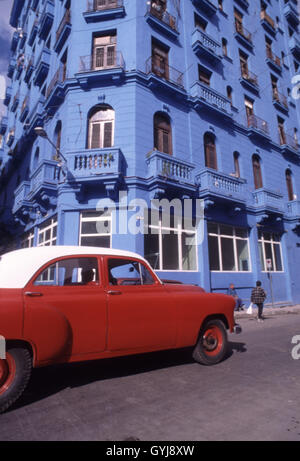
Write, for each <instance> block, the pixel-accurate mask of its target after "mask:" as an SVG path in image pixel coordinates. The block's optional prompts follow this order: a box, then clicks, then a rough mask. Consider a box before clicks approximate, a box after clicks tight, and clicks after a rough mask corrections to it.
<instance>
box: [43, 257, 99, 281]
mask: <svg viewBox="0 0 300 461" xmlns="http://www.w3.org/2000/svg"><path fill="white" fill-rule="evenodd" d="M34 285H47V286H76V285H79V286H82V285H90V286H91V285H99V271H98V261H97V258H86V257H85V258H69V259H62V260H60V261H57V262H55V263H54V264H51V265H50V266H48V267H46V269H44V270H43V271H42V273H41V274H40V275H39V276H38V277H37V278H36V279H35V281H34Z"/></svg>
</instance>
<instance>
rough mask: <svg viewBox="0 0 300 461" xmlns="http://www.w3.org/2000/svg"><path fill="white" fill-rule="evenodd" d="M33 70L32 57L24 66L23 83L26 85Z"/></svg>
mask: <svg viewBox="0 0 300 461" xmlns="http://www.w3.org/2000/svg"><path fill="white" fill-rule="evenodd" d="M33 70H34V65H33V57H31V58H30V60H29V62H28V64H27V66H26V68H25V75H24V81H25V82H26V83H28V82H29V80H30V77H31V75H32V72H33Z"/></svg>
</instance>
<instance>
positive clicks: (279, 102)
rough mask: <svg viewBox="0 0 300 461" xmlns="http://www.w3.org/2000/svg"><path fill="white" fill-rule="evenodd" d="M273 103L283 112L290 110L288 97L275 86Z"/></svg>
mask: <svg viewBox="0 0 300 461" xmlns="http://www.w3.org/2000/svg"><path fill="white" fill-rule="evenodd" d="M273 104H274V106H275V107H276V108H277V109H279V110H281V111H283V112H287V111H288V110H289V105H288V100H287V97H286V96H285V95H284V94H282V93H279V91H278V90H277V88H273Z"/></svg>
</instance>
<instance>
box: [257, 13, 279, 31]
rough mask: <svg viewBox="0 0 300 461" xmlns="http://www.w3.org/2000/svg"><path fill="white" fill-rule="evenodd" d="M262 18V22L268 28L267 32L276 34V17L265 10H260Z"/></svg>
mask: <svg viewBox="0 0 300 461" xmlns="http://www.w3.org/2000/svg"><path fill="white" fill-rule="evenodd" d="M260 19H261V24H262V25H263V27H264V28H265V29H266V31H267V32H269V33H270V34H272V35H275V34H276V25H275V21H274V19H272V18H271V16H269V15H268V14H267V13H266V12H265V10H261V12H260Z"/></svg>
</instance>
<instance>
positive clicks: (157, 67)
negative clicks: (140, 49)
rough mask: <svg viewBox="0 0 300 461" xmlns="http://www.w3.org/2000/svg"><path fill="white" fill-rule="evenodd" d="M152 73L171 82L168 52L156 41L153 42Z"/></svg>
mask: <svg viewBox="0 0 300 461" xmlns="http://www.w3.org/2000/svg"><path fill="white" fill-rule="evenodd" d="M152 72H153V73H154V74H155V75H157V76H158V77H163V78H165V79H166V80H169V57H168V50H167V49H166V48H164V47H163V46H162V45H160V44H159V43H157V42H156V41H153V42H152Z"/></svg>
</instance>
